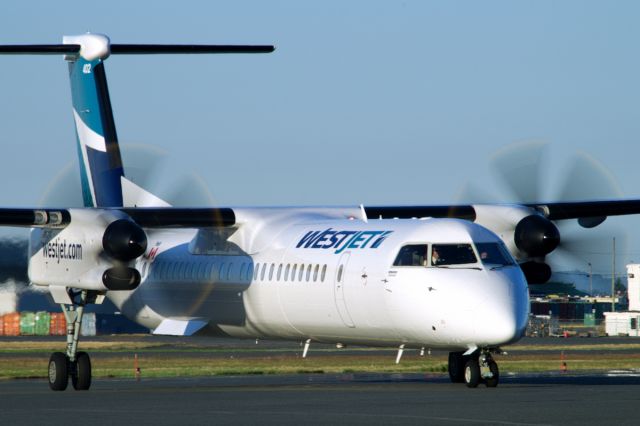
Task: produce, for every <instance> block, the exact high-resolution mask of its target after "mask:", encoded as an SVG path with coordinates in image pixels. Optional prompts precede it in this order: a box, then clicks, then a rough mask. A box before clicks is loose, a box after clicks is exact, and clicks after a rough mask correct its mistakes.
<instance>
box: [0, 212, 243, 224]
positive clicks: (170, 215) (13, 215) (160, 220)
mask: <svg viewBox="0 0 640 426" xmlns="http://www.w3.org/2000/svg"><path fill="white" fill-rule="evenodd" d="M87 210H109V211H121V212H123V213H125V214H126V215H128V216H129V217H130V218H131V219H132V220H133V221H134V222H136V223H137V224H138V225H140V226H142V227H143V228H207V227H226V226H232V225H235V223H236V218H235V214H234V212H233V210H232V209H230V208H177V207H141V208H133V207H131V208H124V207H123V208H103V209H93V208H89V209H87ZM72 211H73V209H55V208H0V226H22V227H53V228H63V227H65V226H67V225H68V224H69V223H70V222H71V212H72Z"/></svg>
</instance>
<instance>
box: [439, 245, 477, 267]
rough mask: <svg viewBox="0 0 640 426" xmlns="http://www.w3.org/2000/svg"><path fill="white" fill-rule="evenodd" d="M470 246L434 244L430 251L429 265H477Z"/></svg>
mask: <svg viewBox="0 0 640 426" xmlns="http://www.w3.org/2000/svg"><path fill="white" fill-rule="evenodd" d="M477 262H478V259H477V258H476V255H475V253H474V252H473V248H472V247H471V244H434V245H433V246H432V249H431V265H432V266H446V265H465V264H469V263H477Z"/></svg>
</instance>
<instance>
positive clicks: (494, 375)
mask: <svg viewBox="0 0 640 426" xmlns="http://www.w3.org/2000/svg"><path fill="white" fill-rule="evenodd" d="M489 371H491V377H489V378H488V379H485V384H486V385H487V387H488V388H495V387H497V386H498V382H499V381H500V370H499V369H498V364H497V363H496V362H495V361H493V360H491V361H489Z"/></svg>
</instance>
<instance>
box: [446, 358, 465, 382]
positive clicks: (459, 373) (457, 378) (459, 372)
mask: <svg viewBox="0 0 640 426" xmlns="http://www.w3.org/2000/svg"><path fill="white" fill-rule="evenodd" d="M462 354H463V352H449V364H448V370H449V378H450V379H451V382H452V383H464V366H465V363H464V357H463V356H462Z"/></svg>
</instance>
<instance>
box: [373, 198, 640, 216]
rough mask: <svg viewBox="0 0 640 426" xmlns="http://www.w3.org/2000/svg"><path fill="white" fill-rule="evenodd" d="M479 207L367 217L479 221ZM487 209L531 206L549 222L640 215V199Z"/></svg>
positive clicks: (376, 212)
mask: <svg viewBox="0 0 640 426" xmlns="http://www.w3.org/2000/svg"><path fill="white" fill-rule="evenodd" d="M480 205H481V204H476V205H440V206H369V207H366V206H365V207H364V210H365V213H366V214H367V217H369V218H371V219H375V218H383V219H386V218H413V217H437V218H443V217H451V218H459V219H467V220H475V218H476V208H475V207H477V206H480ZM485 206H499V207H508V206H513V207H518V206H520V207H527V208H530V209H533V210H535V211H537V212H538V213H540V214H542V215H543V216H544V217H546V218H547V219H549V220H563V219H581V218H606V217H607V216H621V215H631V214H640V200H601V201H575V202H573V201H569V202H553V203H524V204H517V203H514V204H486V205H485Z"/></svg>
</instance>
